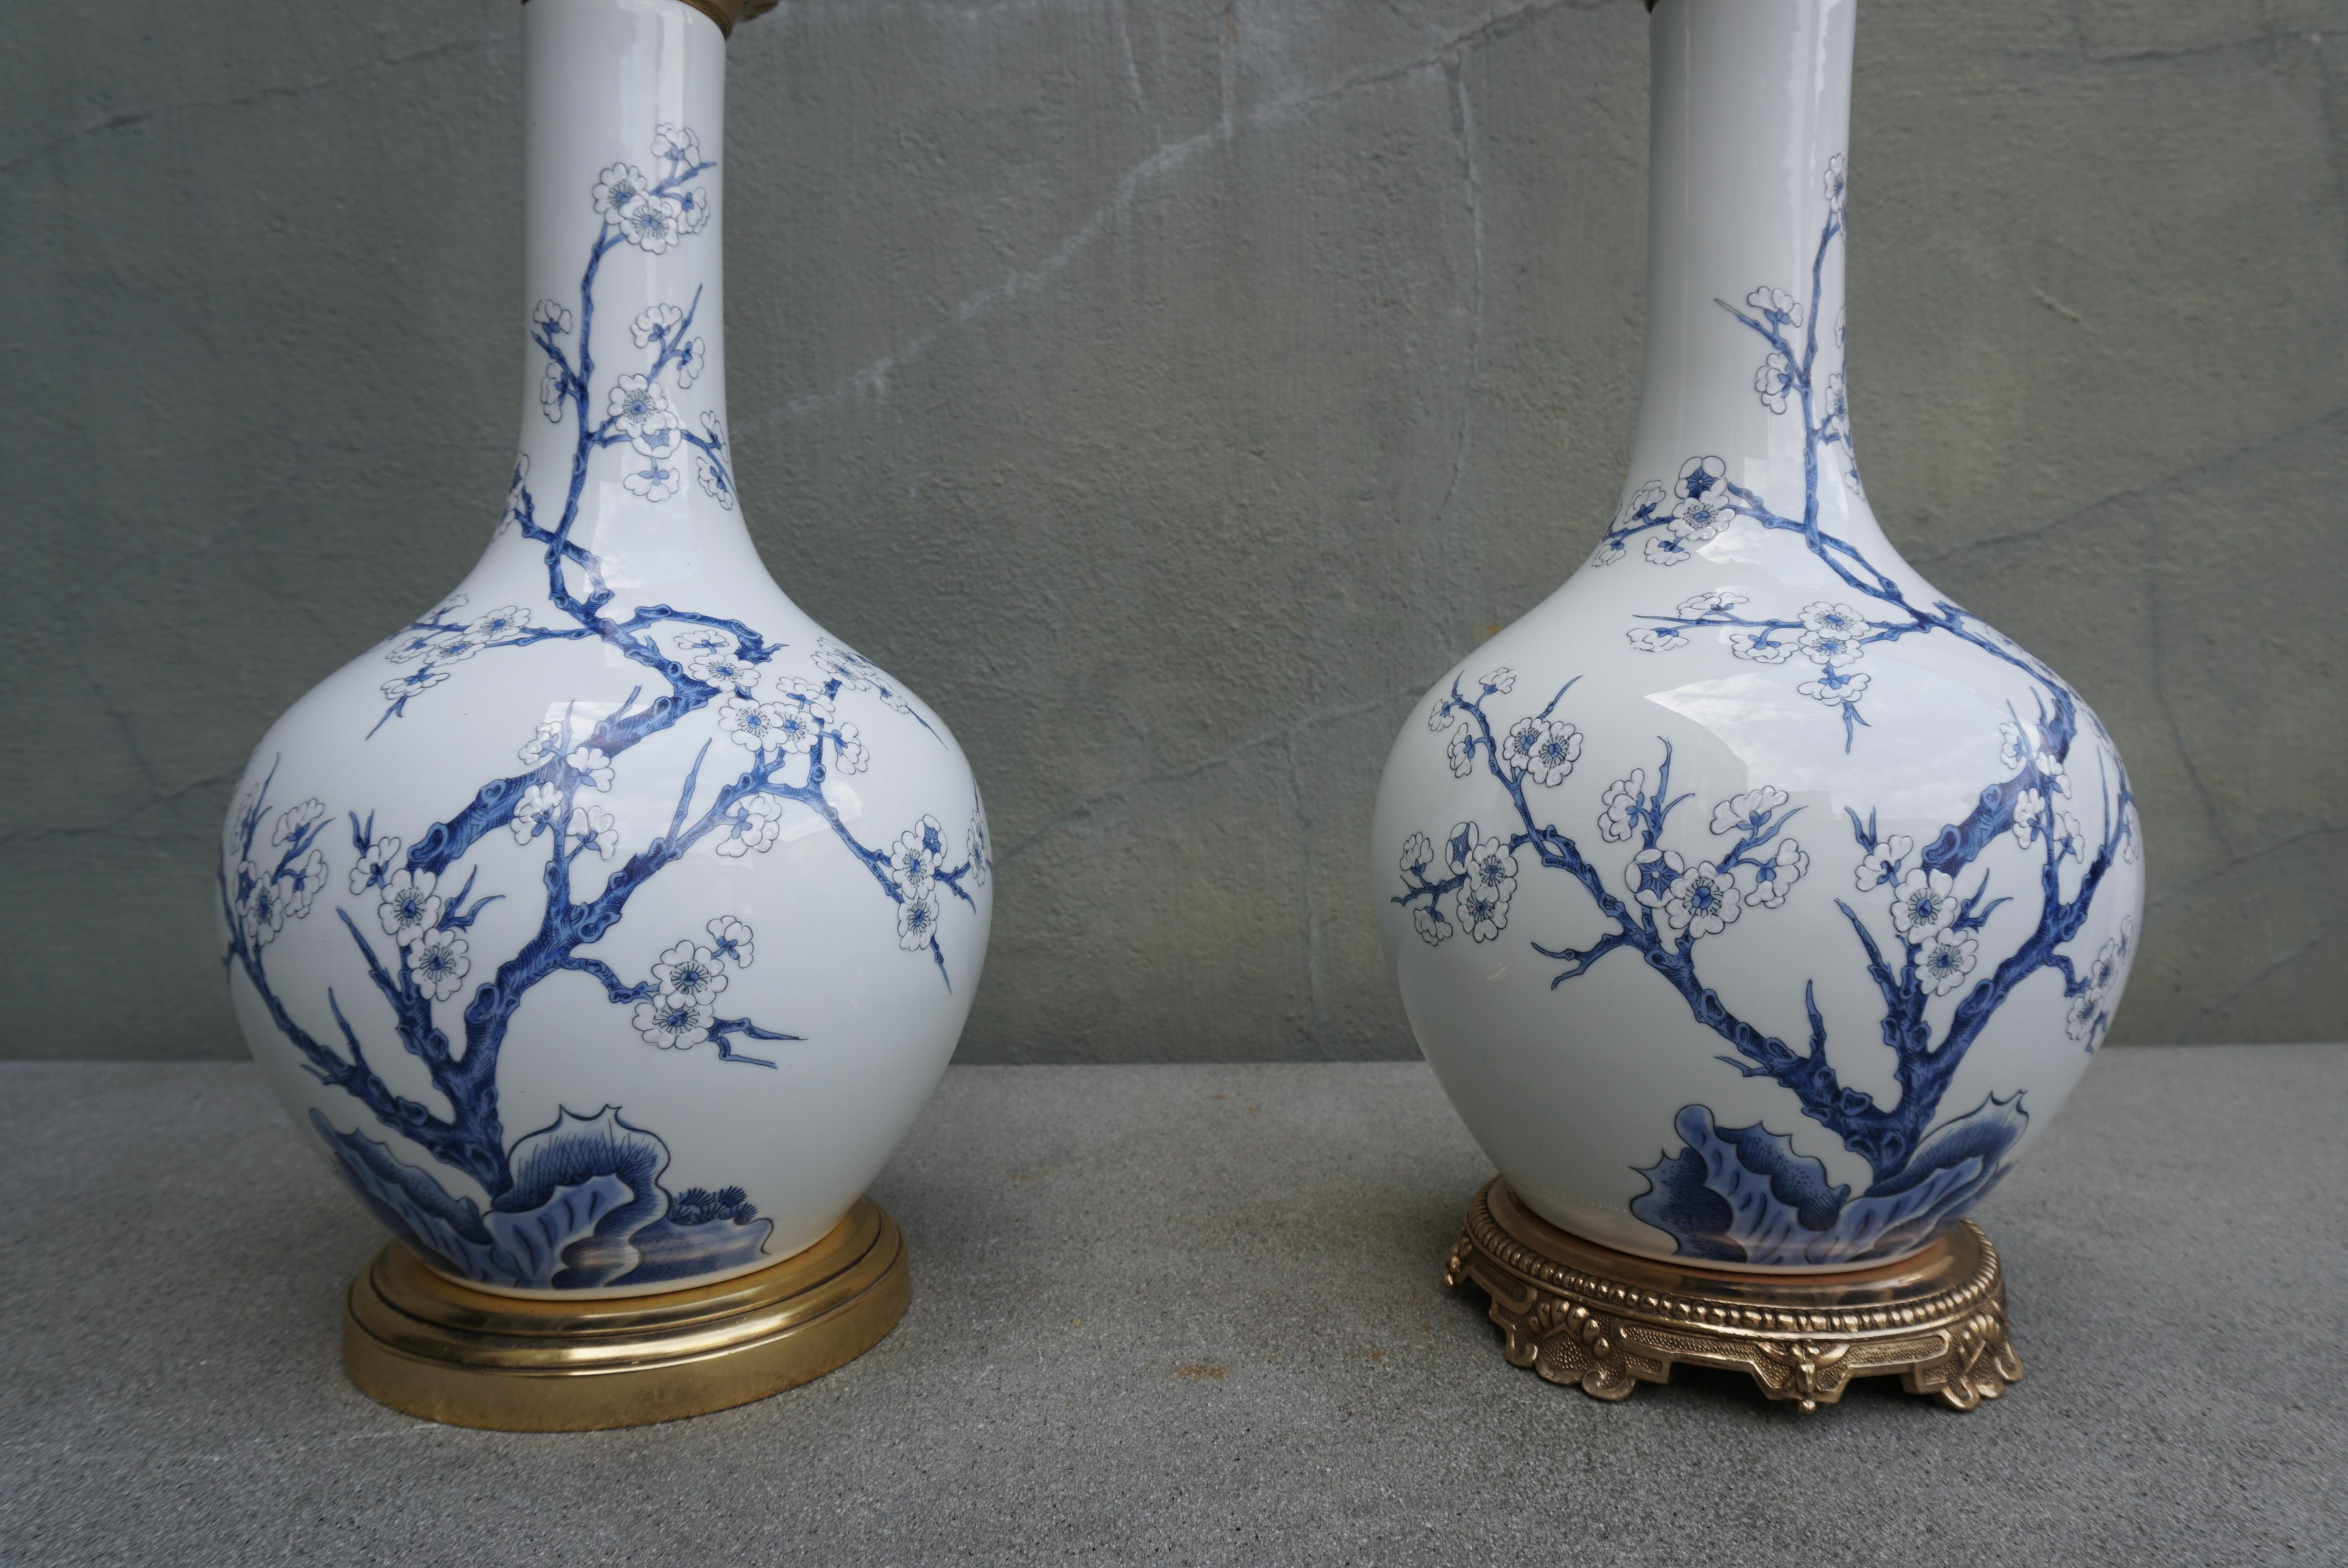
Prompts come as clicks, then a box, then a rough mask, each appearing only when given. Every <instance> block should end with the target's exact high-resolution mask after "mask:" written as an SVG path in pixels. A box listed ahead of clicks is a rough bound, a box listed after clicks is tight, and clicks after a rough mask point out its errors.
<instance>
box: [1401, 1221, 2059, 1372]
mask: <svg viewBox="0 0 2348 1568" xmlns="http://www.w3.org/2000/svg"><path fill="white" fill-rule="evenodd" d="M1443 1281H1444V1283H1445V1284H1446V1285H1448V1286H1452V1287H1454V1288H1457V1286H1461V1285H1465V1284H1470V1283H1472V1284H1474V1285H1475V1286H1478V1288H1479V1289H1481V1290H1482V1291H1483V1292H1484V1293H1485V1294H1486V1295H1487V1296H1490V1297H1491V1298H1492V1321H1493V1322H1495V1323H1497V1324H1498V1325H1499V1326H1500V1327H1501V1328H1502V1329H1504V1330H1506V1331H1507V1334H1508V1340H1507V1345H1506V1354H1507V1356H1508V1358H1509V1363H1510V1364H1511V1365H1513V1366H1518V1367H1530V1368H1532V1369H1533V1370H1535V1371H1536V1372H1539V1373H1540V1375H1541V1376H1542V1377H1543V1378H1547V1379H1549V1380H1550V1382H1552V1383H1570V1384H1573V1385H1576V1386H1578V1387H1579V1388H1580V1389H1581V1390H1582V1392H1584V1393H1586V1394H1591V1395H1594V1396H1596V1397H1597V1398H1599V1399H1628V1398H1630V1396H1631V1392H1632V1389H1633V1388H1635V1387H1636V1386H1637V1384H1638V1383H1639V1382H1641V1381H1642V1380H1643V1381H1646V1382H1650V1383H1663V1382H1668V1381H1670V1380H1671V1375H1672V1368H1673V1365H1674V1364H1677V1363H1681V1362H1685V1363H1688V1364H1690V1365H1694V1366H1704V1367H1723V1368H1729V1369H1731V1370H1734V1371H1739V1372H1745V1373H1749V1374H1750V1375H1751V1376H1752V1378H1753V1380H1754V1381H1755V1382H1756V1383H1758V1384H1760V1385H1761V1391H1762V1392H1763V1393H1765V1394H1766V1395H1768V1396H1769V1398H1771V1399H1791V1400H1794V1401H1795V1402H1797V1403H1798V1404H1799V1405H1800V1406H1801V1408H1802V1409H1805V1410H1811V1409H1817V1408H1818V1406H1820V1405H1831V1404H1833V1403H1834V1402H1835V1401H1837V1400H1838V1399H1841V1398H1842V1393H1843V1389H1845V1388H1846V1387H1848V1386H1849V1383H1850V1380H1851V1379H1852V1378H1864V1377H1869V1376H1873V1375H1876V1374H1880V1373H1886V1372H1897V1373H1899V1374H1900V1386H1901V1387H1902V1388H1904V1389H1907V1390H1908V1391H1909V1392H1910V1393H1911V1394H1923V1395H1926V1396H1929V1397H1930V1398H1931V1399H1935V1400H1937V1401H1939V1402H1940V1403H1941V1405H1943V1406H1945V1407H1947V1408H1948V1409H1952V1410H1970V1409H1972V1408H1973V1407H1974V1406H1976V1405H1978V1404H1980V1403H1981V1402H1982V1400H1983V1399H1996V1398H1997V1397H1998V1396H1999V1395H2000V1394H2002V1393H2003V1392H2005V1389H2006V1385H2007V1384H2009V1383H2014V1382H2018V1381H2020V1380H2021V1378H2022V1359H2021V1358H2020V1357H2018V1356H2016V1355H2015V1354H2014V1353H2013V1339H2012V1338H2011V1337H2010V1336H2009V1334H2008V1331H2007V1327H2006V1321H2005V1277H2004V1276H2003V1273H2001V1272H2000V1270H1999V1267H1998V1261H1997V1249H1996V1248H1994V1247H1993V1246H1991V1245H1989V1238H1988V1237H1987V1236H1985V1235H1982V1233H1981V1229H1980V1227H1979V1226H1977V1225H1974V1224H1973V1223H1972V1221H1971V1220H1962V1221H1960V1222H1958V1224H1957V1225H1954V1226H1953V1227H1952V1228H1951V1229H1950V1230H1949V1231H1948V1232H1947V1233H1946V1234H1944V1235H1942V1236H1941V1239H1940V1240H1938V1241H1936V1242H1934V1243H1933V1244H1932V1245H1931V1246H1929V1247H1926V1248H1925V1249H1924V1250H1923V1251H1922V1252H1921V1253H1919V1254H1917V1255H1915V1256H1913V1257H1909V1258H1903V1259H1901V1260H1900V1262H1898V1263H1892V1264H1885V1265H1882V1266H1878V1267H1874V1268H1859V1269H1851V1270H1849V1271H1847V1272H1837V1273H1833V1274H1807V1275H1760V1274H1746V1273H1739V1272H1736V1271H1734V1270H1729V1269H1719V1268H1702V1267H1697V1266H1690V1265H1684V1264H1676V1263H1670V1262H1664V1261H1661V1260H1658V1259H1654V1258H1645V1257H1636V1256H1633V1255H1631V1254H1629V1253H1623V1252H1616V1251H1614V1250H1613V1249H1612V1247H1603V1246H1600V1245H1596V1244H1595V1243H1592V1242H1587V1241H1583V1240H1582V1239H1581V1237H1579V1236H1575V1235H1568V1234H1567V1233H1566V1232H1564V1231H1561V1230H1560V1229H1558V1228H1557V1227H1556V1226H1555V1225H1550V1223H1549V1222H1548V1221H1547V1220H1544V1219H1542V1218H1541V1217H1540V1215H1539V1214H1534V1213H1533V1212H1532V1211H1531V1210H1530V1209H1529V1208H1527V1207H1526V1206H1525V1205H1524V1204H1523V1203H1522V1202H1521V1201H1520V1200H1519V1198H1518V1196H1517V1194H1516V1193H1515V1191H1514V1190H1513V1189H1512V1188H1511V1187H1510V1186H1509V1181H1508V1178H1507V1177H1505V1176H1495V1177H1494V1178H1493V1179H1492V1180H1490V1181H1489V1182H1487V1183H1485V1184H1484V1186H1483V1189H1482V1190H1481V1191H1480V1192H1478V1194H1476V1201H1475V1202H1474V1203H1472V1204H1469V1205H1468V1223H1467V1225H1466V1226H1465V1228H1463V1229H1462V1230H1461V1231H1460V1233H1459V1239H1458V1241H1457V1242H1456V1243H1455V1244H1453V1245H1452V1248H1451V1260H1450V1263H1449V1265H1448V1266H1447V1267H1446V1269H1445V1271H1444V1276H1443Z"/></svg>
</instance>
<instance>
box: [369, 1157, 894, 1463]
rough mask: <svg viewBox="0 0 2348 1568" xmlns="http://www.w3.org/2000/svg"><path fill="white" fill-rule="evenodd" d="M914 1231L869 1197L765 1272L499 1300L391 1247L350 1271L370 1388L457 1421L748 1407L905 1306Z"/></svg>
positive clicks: (547, 1428)
mask: <svg viewBox="0 0 2348 1568" xmlns="http://www.w3.org/2000/svg"><path fill="white" fill-rule="evenodd" d="M905 1299H906V1279H905V1237H904V1233H903V1232H901V1230H899V1229H898V1228H897V1222H896V1221H895V1220H893V1219H891V1218H890V1217H889V1214H888V1213H887V1212H886V1211H885V1210H883V1209H882V1208H881V1207H880V1204H876V1203H874V1202H872V1200H871V1199H870V1198H859V1199H858V1200H857V1201H856V1206H855V1207H853V1208H851V1209H850V1210H849V1212H848V1215H847V1217H846V1218H844V1219H842V1220H841V1221H840V1222H839V1225H835V1226H834V1227H833V1228H832V1230H831V1232H830V1234H829V1235H826V1236H825V1237H824V1238H823V1239H822V1240H821V1241H819V1242H818V1243H816V1244H815V1245H813V1246H811V1247H808V1249H807V1250H806V1251H804V1252H801V1253H798V1254H797V1255H794V1256H791V1257H788V1258H785V1259H784V1260H783V1261H782V1262H780V1263H778V1264H776V1265H774V1266H772V1267H769V1268H762V1269H760V1270H758V1271H757V1273H755V1274H746V1275H738V1276H735V1277H734V1278H732V1279H725V1280H720V1281H718V1282H717V1283H716V1284H714V1285H704V1286H695V1287H694V1288H692V1289H689V1290H675V1291H668V1292H664V1293H662V1294H659V1295H653V1296H619V1297H613V1298H611V1299H607V1300H598V1301H551V1300H543V1299H535V1298H521V1297H516V1296H492V1295H489V1293H487V1292H486V1291H479V1290H474V1289H470V1288H469V1287H467V1286H462V1285H459V1284H458V1283H457V1282H456V1281H454V1280H452V1279H450V1278H448V1276H446V1275H443V1274H439V1273H438V1272H436V1271H435V1270H433V1269H431V1268H429V1267H427V1266H426V1265H425V1263H424V1260H423V1259H422V1258H420V1257H418V1256H417V1255H416V1253H415V1252H414V1251H413V1250H412V1249H410V1248H409V1247H408V1246H407V1245H405V1244H403V1243H399V1242H393V1243H392V1244H391V1245H388V1246H386V1247H385V1248H384V1249H383V1251H382V1252H381V1253H379V1254H377V1255H376V1258H375V1261H374V1262H373V1263H371V1264H369V1265H368V1266H367V1267H366V1269H365V1270H363V1271H362V1272H361V1273H360V1275H359V1276H358V1277H357V1278H356V1279H355V1280H353V1281H352V1282H351V1289H350V1295H349V1296H348V1297H347V1298H346V1299H345V1302H344V1308H343V1362H344V1365H345V1367H346V1368H349V1371H350V1375H351V1381H352V1382H354V1383H355V1384H357V1385H358V1387H359V1389H360V1390H361V1391H362V1392H364V1393H366V1394H369V1395H371V1396H373V1397H374V1398H376V1399H380V1400H382V1401H383V1402H384V1403H385V1404H386V1405H389V1406H391V1407H392V1408H393V1409H397V1410H405V1411H406V1412H407V1413H408V1414H409V1415H414V1416H422V1417H425V1418H426V1419H430V1420H436V1421H446V1422H448V1423H449V1424H450V1425H452V1426H460V1427H488V1428H493V1429H496V1430H501V1431H522V1432H556V1431H589V1430H598V1429H601V1428H606V1427H633V1426H644V1425H648V1424H650V1423H652V1422H654V1421H668V1420H675V1419H677V1418H679V1417H682V1416H695V1415H700V1414H702V1413H704V1412H705V1411H708V1410H722V1409H727V1408H728V1407H730V1406H734V1405H743V1404H747V1403H749V1402H750V1401H751V1400H753V1399H765V1398H766V1397H767V1395H769V1394H774V1393H779V1392H781V1391H782V1390H783V1389H790V1388H796V1387H798V1385H799V1384H801V1383H806V1382H810V1381H812V1380H813V1379H815V1378H820V1377H821V1376H823V1375H824V1374H825V1373H826V1372H829V1371H831V1370H832V1369H833V1368H838V1367H840V1366H844V1365H845V1364H847V1363H848V1362H850V1361H852V1360H854V1359H855V1358H857V1357H859V1356H860V1355H862V1354H863V1353H864V1352H865V1351H867V1350H869V1349H870V1348H872V1347H873V1346H875V1345H877V1344H879V1343H880V1341H881V1339H883V1338H884V1337H887V1335H888V1333H889V1330H890V1329H891V1328H893V1327H896V1325H897V1320H898V1318H900V1317H902V1316H903V1315H904V1311H905Z"/></svg>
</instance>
